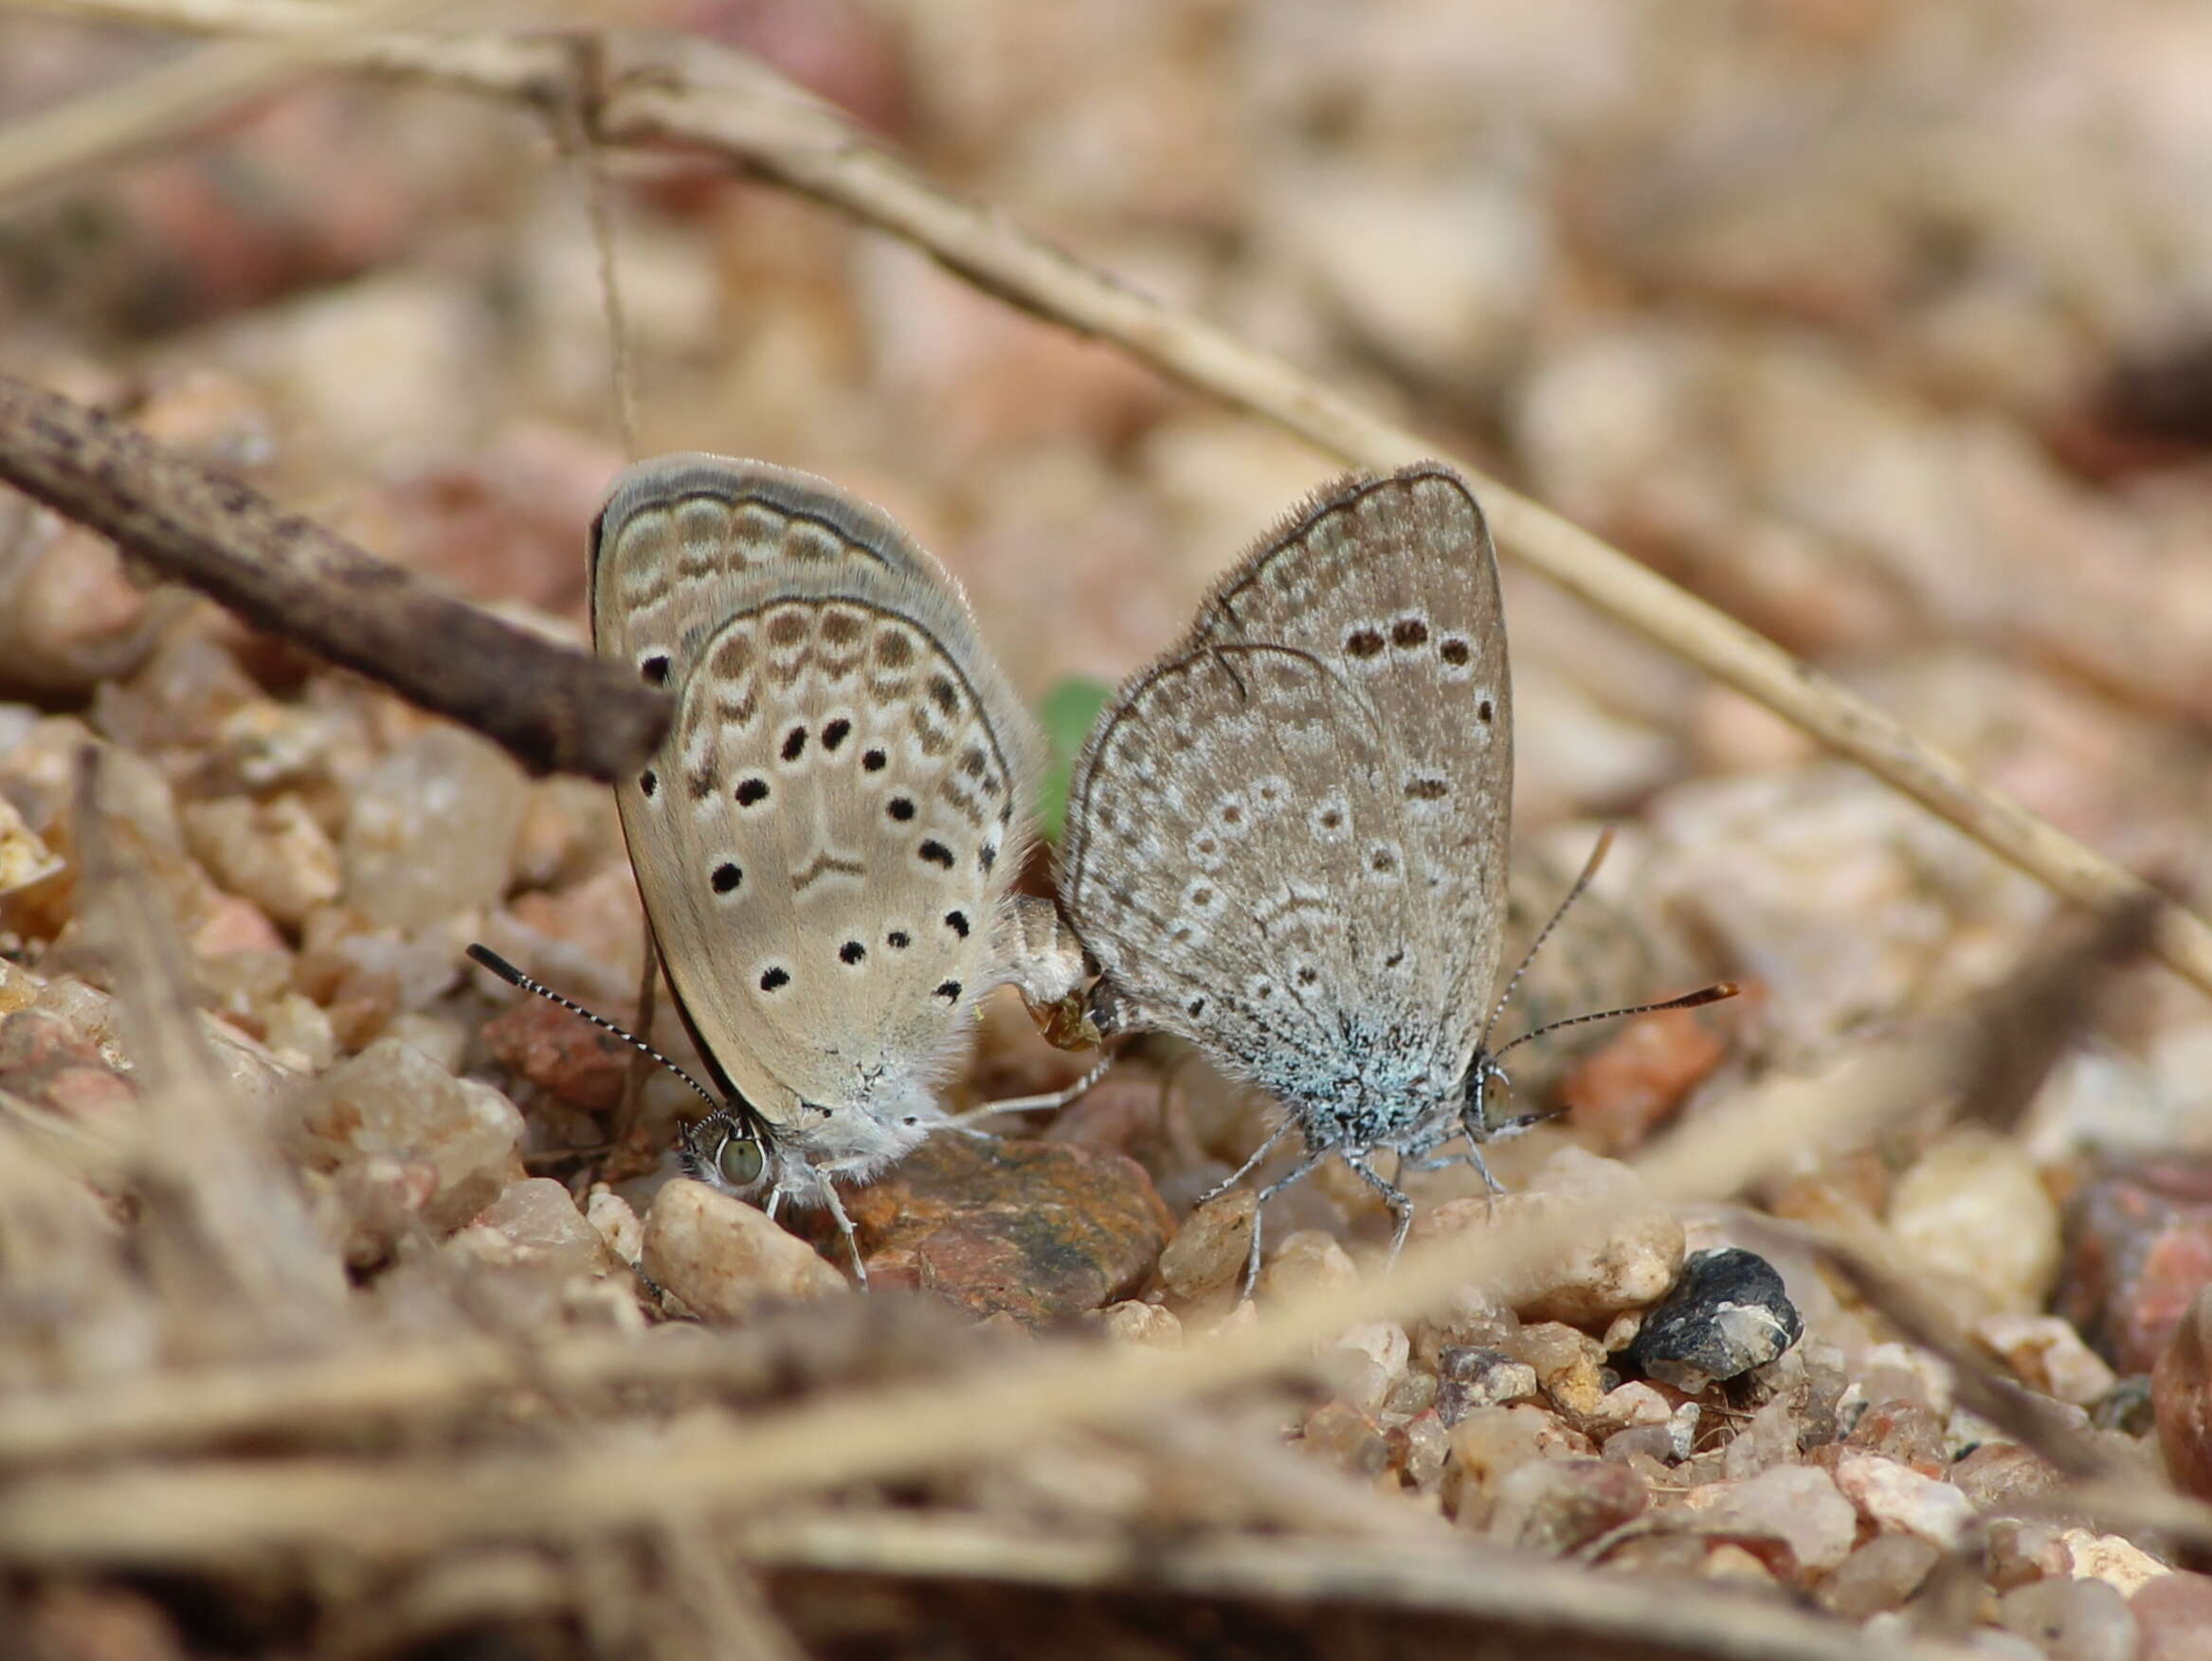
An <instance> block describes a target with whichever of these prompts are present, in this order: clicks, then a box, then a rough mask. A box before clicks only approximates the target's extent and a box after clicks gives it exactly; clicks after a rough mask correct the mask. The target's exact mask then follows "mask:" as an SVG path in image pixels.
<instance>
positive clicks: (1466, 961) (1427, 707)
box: [1060, 462, 1726, 1286]
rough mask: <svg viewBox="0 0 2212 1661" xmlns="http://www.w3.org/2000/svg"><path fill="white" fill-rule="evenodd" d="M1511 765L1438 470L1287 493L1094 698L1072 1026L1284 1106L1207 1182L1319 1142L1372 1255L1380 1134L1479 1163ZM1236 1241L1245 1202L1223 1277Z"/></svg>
mask: <svg viewBox="0 0 2212 1661" xmlns="http://www.w3.org/2000/svg"><path fill="white" fill-rule="evenodd" d="M1513 773H1514V747H1513V681H1512V675H1511V673H1510V670H1509V667H1508V663H1507V655H1506V629H1505V618H1504V615H1503V612H1502V610H1501V609H1500V605H1499V600H1498V583H1497V562H1496V555H1495V553H1494V551H1493V550H1492V547H1491V539H1490V533H1489V530H1488V528H1487V526H1486V524H1485V522H1484V519H1483V515H1482V512H1481V509H1480V508H1479V507H1478V505H1477V504H1476V500H1475V496H1474V495H1473V493H1472V492H1471V491H1470V490H1469V488H1468V486H1467V483H1466V481H1465V480H1464V479H1462V478H1460V476H1459V475H1458V474H1457V473H1455V472H1453V471H1452V470H1451V469H1450V468H1448V467H1445V466H1443V465H1441V464H1440V463H1436V462H1423V463H1420V464H1417V465H1414V466H1410V467H1406V468H1405V469H1403V470H1401V471H1399V472H1397V473H1394V474H1391V475H1389V476H1388V477H1387V478H1375V477H1371V476H1355V477H1352V478H1346V479H1343V480H1341V481H1339V482H1338V483H1336V484H1334V485H1332V486H1330V487H1329V488H1327V489H1325V490H1323V491H1322V492H1321V493H1320V494H1319V495H1318V496H1315V497H1314V498H1313V499H1312V500H1311V501H1309V502H1307V503H1306V504H1304V505H1302V506H1301V507H1299V508H1298V509H1296V511H1295V512H1293V513H1292V514H1291V515H1290V516H1289V517H1288V518H1287V519H1285V520H1284V521H1283V522H1282V523H1281V524H1280V525H1279V526H1278V527H1277V528H1276V529H1275V530H1274V531H1273V532H1272V533H1269V534H1268V535H1266V536H1264V537H1262V538H1261V539H1260V543H1259V544H1258V545H1257V546H1256V547H1255V548H1253V549H1252V550H1251V551H1250V552H1249V553H1247V554H1246V555H1245V557H1244V558H1243V559H1242V561H1240V562H1239V563H1238V565H1237V566H1236V567H1235V568H1234V569H1232V570H1230V571H1229V572H1228V574H1227V575H1226V576H1225V577H1224V578H1223V579H1222V581H1221V582H1220V583H1219V584H1218V585H1217V586H1216V587H1214V589H1213V591H1212V592H1211V593H1210V594H1209V595H1208V596H1207V597H1206V601H1205V603H1204V604H1203V605H1200V607H1199V610H1198V616H1197V619H1196V621H1195V622H1194V623H1192V625H1191V627H1190V630H1189V632H1188V634H1186V635H1185V636H1184V638H1183V639H1182V640H1181V641H1177V642H1176V643H1175V645H1174V646H1172V647H1171V648H1169V651H1168V652H1167V653H1166V654H1164V655H1163V656H1162V657H1161V658H1160V659H1158V660H1157V661H1155V662H1153V663H1152V664H1151V666H1149V667H1148V668H1146V669H1144V670H1142V671H1140V672H1139V673H1138V674H1136V675H1134V676H1133V677H1131V678H1130V679H1129V680H1128V681H1127V682H1126V683H1124V684H1123V686H1122V687H1121V688H1120V690H1119V691H1118V692H1117V693H1116V694H1115V696H1114V698H1113V699H1112V700H1111V701H1110V702H1109V703H1108V705H1107V707H1106V708H1105V710H1104V711H1103V712H1101V713H1100V715H1099V717H1098V720H1097V725H1096V726H1095V727H1094V728H1093V730H1092V732H1091V735H1090V738H1089V740H1088V742H1087V744H1086V745H1085V747H1084V749H1083V751H1082V754H1081V756H1080V757H1079V760H1078V762H1077V764H1076V768H1075V773H1074V776H1073V779H1072V781H1071V784H1070V788H1069V808H1068V829H1067V834H1066V839H1065V842H1064V845H1063V847H1062V849H1061V885H1060V892H1061V904H1062V906H1063V908H1064V910H1065V912H1066V915H1067V920H1068V921H1069V923H1071V924H1072V925H1073V927H1074V930H1075V932H1076V934H1077V935H1078V936H1079V938H1080V940H1081V942H1082V944H1083V945H1084V947H1085V948H1088V950H1089V952H1090V954H1091V956H1092V957H1093V958H1094V959H1095V960H1096V963H1097V967H1098V969H1099V971H1100V974H1099V979H1098V981H1097V984H1096V985H1095V986H1094V988H1093V989H1092V994H1091V1008H1092V1011H1093V1015H1094V1019H1095V1020H1096V1021H1097V1025H1098V1027H1099V1029H1100V1031H1101V1032H1102V1033H1107V1034H1113V1033H1116V1032H1129V1031H1135V1030H1143V1029H1150V1030H1156V1031H1161V1032H1167V1033H1172V1034H1175V1035H1178V1036H1180V1037H1182V1038H1186V1039H1188V1040H1189V1041H1190V1042H1191V1043H1193V1044H1195V1045H1197V1046H1198V1047H1199V1048H1200V1049H1202V1050H1204V1051H1205V1052H1206V1054H1207V1055H1209V1056H1212V1057H1213V1058H1214V1059H1215V1060H1216V1061H1217V1062H1219V1063H1221V1064H1222V1065H1223V1066H1224V1069H1225V1070H1226V1071H1227V1072H1229V1073H1230V1074H1232V1075H1233V1076H1235V1077H1237V1078H1239V1079H1241V1080H1243V1081H1246V1082H1248V1083H1250V1084H1253V1085H1256V1086H1258V1087H1259V1088H1260V1089H1261V1090H1263V1091H1265V1092H1267V1093H1268V1094H1270V1095H1272V1096H1273V1097H1274V1098H1275V1099H1276V1100H1277V1101H1278V1103H1279V1104H1281V1108H1282V1116H1281V1118H1280V1120H1279V1121H1278V1125H1277V1126H1276V1128H1275V1129H1274V1132H1273V1133H1272V1134H1271V1135H1270V1136H1269V1137H1268V1138H1267V1139H1266V1141H1265V1142H1264V1143H1263V1145H1262V1146H1260V1148H1259V1150H1258V1151H1257V1152H1255V1153H1254V1154H1253V1155H1252V1157H1251V1158H1250V1159H1249V1160H1248V1161H1247V1162H1246V1163H1245V1165H1244V1166H1243V1168H1242V1170H1240V1171H1238V1172H1237V1173H1235V1175H1233V1176H1232V1177H1231V1178H1230V1179H1229V1180H1228V1182H1227V1183H1224V1184H1222V1188H1220V1189H1217V1190H1216V1191H1215V1192H1216V1193H1219V1192H1221V1191H1223V1190H1224V1189H1225V1188H1226V1187H1228V1186H1229V1185H1230V1184H1232V1183H1236V1182H1238V1181H1240V1180H1242V1178H1243V1177H1245V1176H1246V1175H1248V1174H1249V1173H1250V1172H1251V1171H1253V1170H1254V1169H1256V1168H1258V1166H1259V1165H1260V1164H1261V1163H1262V1162H1263V1161H1265V1160H1266V1159H1267V1158H1268V1157H1269V1156H1270V1155H1271V1154H1272V1153H1273V1152H1274V1151H1275V1150H1276V1148H1277V1147H1278V1146H1279V1145H1280V1144H1281V1143H1282V1142H1284V1141H1285V1140H1286V1139H1288V1138H1291V1137H1293V1136H1294V1135H1295V1136H1296V1139H1297V1144H1298V1154H1297V1158H1296V1162H1295V1163H1294V1165H1292V1167H1291V1169H1290V1170H1289V1171H1288V1172H1287V1173H1285V1174H1283V1175H1281V1176H1279V1177H1278V1178H1276V1179H1275V1180H1274V1181H1273V1182H1272V1183H1270V1184H1269V1185H1268V1187H1267V1188H1266V1189H1265V1190H1264V1191H1263V1192H1262V1194H1261V1196H1260V1198H1261V1199H1262V1200H1264V1199H1266V1198H1267V1197H1269V1196H1271V1195H1273V1194H1274V1193H1276V1192H1277V1191H1278V1190H1279V1189H1281V1188H1283V1187H1285V1186H1287V1185H1288V1184H1289V1183H1293V1182H1296V1180H1298V1179H1299V1178H1300V1177H1302V1176H1304V1175H1305V1174H1306V1173H1307V1172H1308V1171H1310V1170H1311V1169H1313V1167H1314V1166H1315V1165H1317V1164H1318V1163H1320V1161H1322V1160H1323V1159H1326V1158H1327V1157H1329V1156H1330V1155H1332V1154H1334V1155H1337V1156H1338V1157H1340V1158H1342V1159H1343V1161H1344V1162H1345V1164H1346V1165H1349V1166H1350V1167H1351V1169H1352V1170H1353V1171H1354V1172H1356V1173H1357V1174H1358V1175H1359V1176H1360V1178H1361V1179H1362V1180H1364V1181H1365V1182H1366V1183H1369V1185H1370V1186H1371V1187H1372V1188H1373V1189H1374V1190H1375V1191H1376V1192H1377V1193H1378V1194H1379V1195H1380V1196H1381V1197H1382V1198H1383V1200H1384V1201H1386V1202H1387V1204H1388V1205H1389V1207H1390V1209H1391V1211H1392V1213H1393V1215H1394V1218H1395V1222H1396V1231H1395V1235H1394V1237H1393V1241H1392V1249H1393V1251H1395V1250H1396V1248H1397V1246H1398V1245H1400V1244H1402V1243H1403V1241H1404V1239H1405V1232H1406V1229H1407V1227H1408V1225H1409V1223H1410V1221H1411V1218H1412V1206H1411V1202H1410V1201H1408V1199H1407V1197H1406V1196H1405V1192H1404V1191H1403V1190H1402V1189H1401V1188H1400V1187H1399V1186H1398V1185H1397V1183H1396V1181H1395V1180H1394V1178H1395V1174H1396V1172H1395V1169H1393V1170H1392V1171H1389V1172H1386V1171H1384V1170H1381V1169H1378V1168H1377V1165H1376V1163H1375V1162H1376V1159H1377V1156H1378V1155H1382V1154H1388V1155H1391V1156H1393V1158H1394V1160H1396V1161H1397V1162H1401V1164H1400V1165H1399V1166H1398V1167H1397V1168H1404V1166H1405V1165H1412V1166H1417V1167H1418V1166H1421V1165H1441V1164H1444V1163H1449V1161H1451V1160H1453V1159H1465V1160H1467V1161H1469V1162H1470V1163H1472V1164H1473V1165H1475V1166H1476V1168H1477V1169H1478V1170H1480V1171H1481V1172H1482V1175H1483V1177H1484V1179H1485V1180H1486V1181H1488V1180H1489V1172H1488V1169H1487V1168H1486V1167H1485V1166H1484V1165H1483V1164H1482V1155H1481V1144H1482V1142H1483V1141H1484V1140H1485V1139H1486V1138H1488V1137H1489V1136H1491V1135H1493V1134H1494V1133H1495V1132H1496V1129H1497V1128H1498V1127H1494V1126H1493V1125H1492V1124H1491V1123H1490V1122H1489V1121H1488V1119H1487V1116H1486V1114H1485V1110H1484V1095H1485V1091H1486V1089H1487V1087H1488V1086H1489V1085H1490V1084H1491V1083H1492V1082H1493V1081H1494V1080H1495V1079H1496V1078H1497V1077H1499V1076H1500V1074H1499V1070H1498V1067H1497V1063H1496V1056H1494V1055H1493V1054H1492V1052H1491V1051H1490V1049H1489V1033H1490V1027H1491V1025H1492V1024H1493V1022H1494V1021H1495V1020H1496V1011H1497V1010H1498V1008H1500V1007H1501V1006H1502V1000H1500V1001H1499V1002H1496V1003H1494V1002H1492V997H1491V994H1492V991H1493V989H1494V984H1495V983H1496V977H1497V969H1498V959H1499V952H1500V943H1501V938H1502V933H1503V928H1504V923H1505V916H1506V856H1507V846H1508V830H1509V821H1510V814H1511V809H1512V803H1513ZM1586 875H1587V874H1586ZM1580 886H1581V885H1580V884H1577V892H1579V889H1580ZM1570 897H1571V896H1570ZM1554 920H1556V919H1554ZM1509 990H1510V988H1509ZM1725 995H1726V990H1725V989H1722V988H1710V989H1708V990H1707V992H1704V993H1695V994H1691V995H1690V998H1689V999H1688V1000H1684V1001H1677V1002H1707V1001H1710V999H1711V998H1712V997H1713V996H1725ZM1643 1007H1661V1006H1660V1005H1647V1006H1643ZM1608 1013H1628V1012H1626V1011H1614V1012H1608ZM1578 1019H1586V1020H1592V1019H1603V1018H1602V1017H1594V1016H1593V1017H1583V1018H1578ZM1531 1036H1532V1035H1531ZM1517 1041H1518V1040H1516V1042H1517ZM1507 1047H1508V1048H1510V1047H1511V1046H1507ZM1500 1053H1502V1052H1500ZM1454 1142H1460V1143H1461V1144H1462V1145H1463V1146H1462V1147H1461V1149H1460V1151H1458V1152H1456V1153H1448V1154H1440V1150H1441V1149H1443V1148H1444V1147H1445V1146H1446V1145H1447V1144H1450V1143H1454ZM1493 1186H1495V1184H1493ZM1208 1198H1211V1196H1208ZM1259 1260H1260V1230H1259V1225H1258V1223H1257V1222H1255V1224H1254V1229H1253V1236H1252V1241H1251V1255H1250V1263H1249V1265H1248V1267H1247V1274H1246V1284H1247V1286H1248V1285H1249V1282H1250V1276H1251V1273H1252V1272H1253V1271H1254V1270H1256V1269H1257V1266H1258V1263H1259Z"/></svg>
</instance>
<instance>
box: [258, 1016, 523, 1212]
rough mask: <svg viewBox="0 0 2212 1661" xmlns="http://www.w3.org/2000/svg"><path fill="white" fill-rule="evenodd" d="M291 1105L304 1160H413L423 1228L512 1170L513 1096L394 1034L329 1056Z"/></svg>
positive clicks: (486, 1200)
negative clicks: (330, 1064)
mask: <svg viewBox="0 0 2212 1661" xmlns="http://www.w3.org/2000/svg"><path fill="white" fill-rule="evenodd" d="M292 1111H293V1117H292V1119H291V1121H290V1124H289V1126H288V1128H287V1135H288V1137H289V1140H290V1143H291V1145H292V1146H293V1148H294V1151H295V1153H296V1154H297V1156H298V1157H299V1158H300V1159H302V1160H303V1161H304V1162H305V1163H306V1164H307V1165H309V1166H310V1167H311V1168H313V1169H317V1170H323V1171H339V1170H342V1169H344V1168H345V1167H346V1166H348V1165H354V1164H358V1163H359V1162H361V1161H364V1160H369V1159H376V1158H383V1159H390V1160H398V1161H402V1162H408V1163H410V1164H414V1165H420V1166H421V1168H422V1169H423V1170H424V1171H426V1173H427V1174H428V1178H429V1190H428V1192H427V1194H426V1196H425V1197H424V1200H423V1203H422V1209H421V1216H422V1220H423V1222H424V1224H425V1226H426V1227H428V1228H429V1229H431V1230H432V1231H433V1232H438V1233H443V1232H444V1231H446V1230H448V1229H454V1228H458V1227H460V1226H461V1225H462V1223H464V1222H466V1221H468V1220H469V1219H471V1218H473V1217H475V1216H476V1214H477V1213H478V1212H480V1211H481V1210H482V1209H483V1208H484V1207H485V1206H487V1205H489V1204H490V1203H491V1202H492V1201H493V1200H495V1199H496V1198H498V1196H499V1191H500V1189H501V1188H503V1187H504V1186H505V1185H506V1183H507V1182H508V1180H509V1179H510V1178H511V1177H517V1176H519V1175H520V1174H521V1171H520V1162H521V1147H522V1115H521V1114H520V1113H518V1112H517V1111H516V1110H515V1108H514V1105H513V1104H512V1103H510V1102H509V1101H508V1100H507V1098H506V1097H504V1096H502V1095H500V1094H499V1092H497V1091H494V1090H491V1089H488V1088H486V1087H485V1086H483V1085H480V1084H476V1083H473V1082H471V1081H469V1080H467V1079H461V1078H456V1077H454V1076H453V1074H450V1073H448V1072H446V1071H445V1069H444V1068H443V1067H441V1066H439V1065H438V1064H437V1063H436V1062H435V1061H433V1060H431V1059H430V1058H429V1057H428V1056H425V1055H424V1054H423V1053H422V1052H421V1051H419V1050H416V1049H412V1048H410V1047H409V1046H408V1045H406V1044H403V1043H400V1042H398V1041H397V1040H395V1039H391V1038H382V1039H379V1040H378V1041H377V1042H375V1043H374V1044H372V1045H371V1046H370V1047H369V1048H368V1049H366V1050H364V1051H362V1052H361V1054H360V1055H358V1056H354V1057H353V1058H352V1059H351V1060H348V1061H341V1062H340V1063H338V1065H337V1066H335V1067H334V1068H333V1069H331V1071H330V1072H329V1073H327V1074H323V1076H322V1078H321V1080H320V1082H319V1083H318V1084H317V1088H316V1090H315V1091H314V1092H313V1093H312V1094H311V1095H310V1096H309V1097H308V1098H307V1100H306V1102H305V1103H304V1104H303V1105H301V1106H299V1107H297V1108H295V1109H294V1110H292Z"/></svg>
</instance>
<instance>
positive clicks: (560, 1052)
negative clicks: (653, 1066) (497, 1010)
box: [483, 998, 636, 1112]
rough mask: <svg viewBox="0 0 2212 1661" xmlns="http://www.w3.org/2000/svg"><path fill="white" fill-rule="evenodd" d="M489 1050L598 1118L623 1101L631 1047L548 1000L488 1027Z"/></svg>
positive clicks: (530, 1003) (532, 1001) (519, 1007)
mask: <svg viewBox="0 0 2212 1661" xmlns="http://www.w3.org/2000/svg"><path fill="white" fill-rule="evenodd" d="M483 1040H484V1048H485V1049H486V1050H487V1051H489V1052H490V1053H491V1056H492V1058H493V1059H494V1060H496V1061H498V1062H499V1064H500V1065H501V1066H502V1067H506V1068H508V1069H510V1070H511V1071H513V1072H514V1073H515V1074H516V1075H517V1076H518V1077H521V1078H527V1079H528V1080H529V1081H530V1082H531V1083H532V1084H535V1085H536V1086H538V1087H539V1088H540V1089H543V1090H548V1091H551V1092H553V1094H554V1095H557V1096H560V1097H561V1098H563V1099H564V1100H567V1101H571V1102H574V1103H575V1104H576V1105H577V1106H579V1107H583V1108H589V1109H590V1110H593V1111H595V1112H607V1111H611V1110H613V1109H614V1108H615V1107H616V1106H617V1105H619V1104H620V1103H621V1101H622V1087H623V1080H624V1079H625V1078H626V1077H627V1076H628V1074H629V1069H630V1057H631V1056H633V1055H635V1054H636V1052H635V1051H633V1050H632V1049H631V1048H630V1047H629V1046H628V1045H627V1044H626V1043H624V1042H623V1041H622V1040H621V1039H620V1038H616V1037H615V1036H614V1035H613V1034H612V1033H610V1032H607V1031H606V1030H605V1029H604V1028H601V1027H596V1026H593V1025H592V1024H591V1023H590V1022H589V1021H588V1020H584V1019H583V1018H582V1017H581V1016H578V1015H574V1014H571V1012H570V1011H568V1010H566V1009H563V1008H562V1007H561V1006H560V1005H559V1004H557V1003H552V1002H547V1001H546V1000H545V999H543V998H525V999H523V1000H521V1001H520V1002H517V1004H515V1005H514V1007H513V1008H511V1009H508V1010H506V1011H505V1012H504V1013H502V1014H499V1015H496V1016H494V1017H493V1018H492V1019H491V1020H487V1021H485V1022H484V1026H483Z"/></svg>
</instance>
